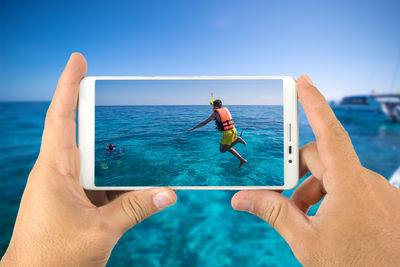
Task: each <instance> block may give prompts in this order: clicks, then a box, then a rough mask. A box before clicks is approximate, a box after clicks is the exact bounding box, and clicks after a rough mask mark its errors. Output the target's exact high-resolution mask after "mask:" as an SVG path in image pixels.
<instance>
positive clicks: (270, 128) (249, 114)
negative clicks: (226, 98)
mask: <svg viewBox="0 0 400 267" xmlns="http://www.w3.org/2000/svg"><path fill="white" fill-rule="evenodd" d="M228 108H229V110H230V112H231V114H232V117H233V120H234V122H235V126H236V128H237V131H238V134H240V133H242V134H243V135H242V138H243V139H244V140H245V141H246V142H247V146H246V147H245V146H244V145H243V144H237V145H236V146H235V147H234V148H235V149H236V150H237V151H238V152H239V153H240V154H241V155H242V156H243V157H244V158H245V159H247V163H246V164H245V165H244V166H243V167H242V168H240V169H239V168H238V165H239V160H238V159H237V158H235V157H234V156H233V155H232V154H230V153H229V152H227V153H224V154H222V153H220V152H219V143H220V140H221V132H219V131H218V130H216V129H215V127H216V126H215V122H214V121H211V122H210V123H208V124H207V125H205V126H204V127H201V128H198V129H196V130H194V131H192V132H187V130H189V129H190V128H191V127H193V126H195V125H197V124H198V123H200V122H202V121H204V120H205V119H207V118H208V117H209V116H210V115H211V113H212V109H211V107H210V105H207V106H96V111H95V117H96V121H95V129H96V130H95V134H96V136H95V147H96V153H95V174H96V179H95V184H96V185H98V186H107V185H109V186H113V185H114V186H115V185H120V186H190V185H197V186H206V185H211V186H224V185H225V186H230V185H236V186H246V185H247V186H263V185H283V107H282V106H254V105H252V106H228ZM110 143H113V144H114V145H115V146H116V147H117V148H120V149H121V153H119V151H118V150H117V152H116V153H107V152H106V151H107V149H106V147H107V144H110Z"/></svg>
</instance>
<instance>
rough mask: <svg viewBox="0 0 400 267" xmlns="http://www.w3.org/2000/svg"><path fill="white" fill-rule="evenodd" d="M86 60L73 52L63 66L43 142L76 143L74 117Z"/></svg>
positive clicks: (48, 113) (47, 119)
mask: <svg viewBox="0 0 400 267" xmlns="http://www.w3.org/2000/svg"><path fill="white" fill-rule="evenodd" d="M86 68H87V64H86V60H85V58H84V57H83V56H82V55H81V54H79V53H73V54H72V55H71V57H70V59H69V61H68V63H67V65H66V66H65V69H64V72H63V73H62V75H61V77H60V79H59V81H58V85H57V89H56V92H55V94H54V96H53V100H52V101H51V104H50V107H49V110H48V111H47V116H46V123H45V129H44V135H45V136H46V137H49V135H51V137H52V138H44V141H45V142H52V143H53V144H58V145H64V146H72V145H73V146H75V145H76V140H75V139H76V138H75V135H76V132H75V128H76V125H75V119H76V106H77V103H78V91H79V83H80V81H81V80H82V79H83V77H85V74H86Z"/></svg>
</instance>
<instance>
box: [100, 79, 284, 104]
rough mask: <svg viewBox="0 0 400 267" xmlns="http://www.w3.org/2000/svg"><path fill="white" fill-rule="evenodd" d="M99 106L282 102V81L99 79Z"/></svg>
mask: <svg viewBox="0 0 400 267" xmlns="http://www.w3.org/2000/svg"><path fill="white" fill-rule="evenodd" d="M95 86H96V93H95V94H96V105H208V104H209V103H210V100H211V92H213V93H214V100H216V99H220V100H221V101H222V103H223V105H282V104H283V89H282V81H281V80H175V81H174V80H153V81H149V80H144V81H141V80H136V81H126V80H125V81H109V80H108V81H107V80H106V81H104V80H99V81H96V85H95Z"/></svg>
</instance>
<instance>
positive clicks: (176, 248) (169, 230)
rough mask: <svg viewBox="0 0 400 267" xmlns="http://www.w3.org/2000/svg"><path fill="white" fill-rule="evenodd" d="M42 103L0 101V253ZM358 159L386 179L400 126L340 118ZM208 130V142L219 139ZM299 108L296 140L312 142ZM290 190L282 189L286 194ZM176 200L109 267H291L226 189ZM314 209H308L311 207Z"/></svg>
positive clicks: (123, 244)
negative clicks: (232, 201)
mask: <svg viewBox="0 0 400 267" xmlns="http://www.w3.org/2000/svg"><path fill="white" fill-rule="evenodd" d="M47 107H48V103H0V127H1V133H0V141H1V144H2V148H3V153H1V154H0V169H1V172H0V189H1V193H0V229H1V230H0V231H1V232H0V253H1V254H2V253H4V251H5V250H6V248H7V245H8V242H9V239H10V237H11V233H12V228H13V225H14V221H15V217H16V214H17V210H18V205H19V200H20V198H21V195H22V192H23V189H24V186H25V183H26V179H27V177H28V174H29V171H30V169H31V168H32V166H33V164H34V162H35V160H36V157H37V155H38V153H39V148H40V142H41V133H42V129H43V123H44V117H45V114H46V109H47ZM342 123H343V125H344V126H345V128H346V129H347V130H348V132H349V133H350V136H351V138H352V140H353V144H354V146H355V149H356V150H357V152H358V153H359V157H360V160H361V162H362V163H363V164H364V165H365V166H366V167H368V168H371V169H372V170H374V171H377V172H379V173H381V174H382V175H384V176H385V177H387V178H388V177H389V176H390V175H391V174H392V173H393V172H394V171H395V169H396V168H397V167H398V166H399V165H400V125H399V124H392V123H383V124H371V123H369V122H368V121H362V120H361V121H353V120H344V121H342ZM217 134H218V133H215V137H214V138H213V139H214V140H215V139H217V138H218V136H217ZM313 138H314V137H313V134H312V132H311V130H310V128H309V126H308V122H307V120H306V118H305V116H304V114H303V112H300V143H301V144H305V143H307V142H309V141H312V140H313ZM290 193H291V192H285V193H284V194H285V195H290ZM177 194H178V198H179V201H178V203H177V204H176V205H175V206H173V207H170V208H168V209H167V210H165V211H163V212H161V213H160V214H158V215H156V216H153V217H151V218H149V219H147V220H145V221H144V222H143V223H140V224H139V225H137V226H135V227H134V228H133V229H131V230H130V231H128V232H127V233H126V234H125V235H124V236H123V238H122V239H121V240H120V242H119V243H118V244H117V246H116V247H115V249H114V250H113V252H112V255H111V258H110V261H109V264H108V265H109V266H117V265H118V266H124V265H128V266H131V265H135V266H297V265H299V263H298V262H297V260H296V259H295V258H294V256H293V254H292V252H291V251H290V249H289V247H288V246H287V244H286V243H285V241H284V240H283V239H282V238H281V237H280V236H279V235H278V234H277V233H276V232H275V231H274V230H273V229H272V228H271V227H269V226H268V224H267V223H265V222H264V221H262V220H260V219H258V218H256V217H255V216H251V215H248V214H245V213H242V212H237V211H234V210H232V208H231V207H230V198H231V196H232V195H233V194H234V192H229V191H179V192H177ZM315 210H316V208H315V207H314V208H313V209H312V210H311V213H313V212H315Z"/></svg>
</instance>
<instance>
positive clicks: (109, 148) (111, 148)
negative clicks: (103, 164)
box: [106, 144, 121, 153]
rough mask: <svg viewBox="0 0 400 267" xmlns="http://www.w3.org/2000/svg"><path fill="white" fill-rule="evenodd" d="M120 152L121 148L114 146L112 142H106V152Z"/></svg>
mask: <svg viewBox="0 0 400 267" xmlns="http://www.w3.org/2000/svg"><path fill="white" fill-rule="evenodd" d="M116 152H118V153H121V148H118V147H115V145H114V144H107V150H106V153H116Z"/></svg>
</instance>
